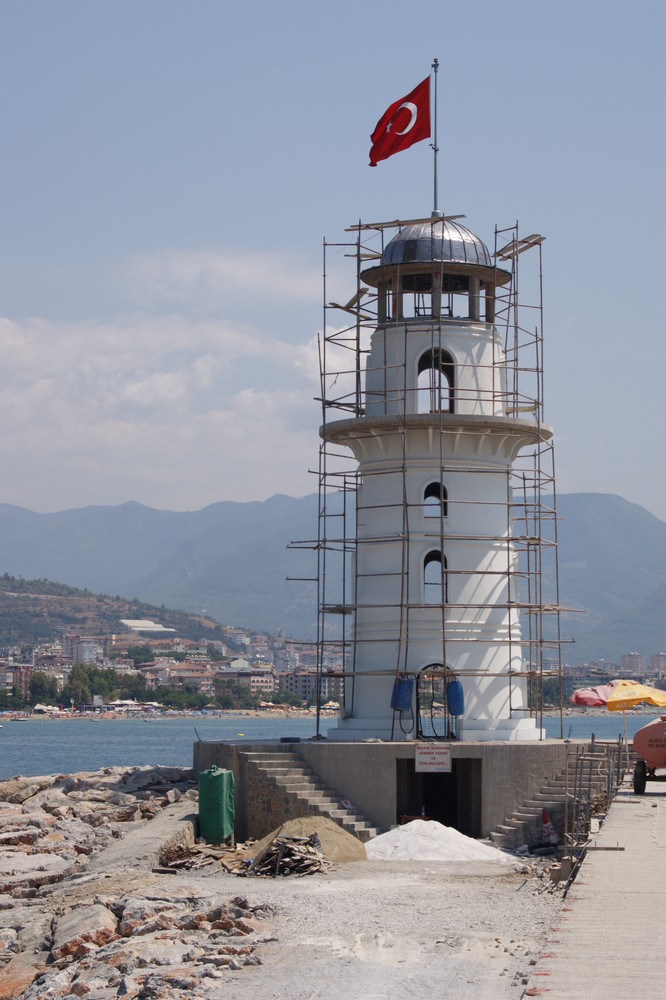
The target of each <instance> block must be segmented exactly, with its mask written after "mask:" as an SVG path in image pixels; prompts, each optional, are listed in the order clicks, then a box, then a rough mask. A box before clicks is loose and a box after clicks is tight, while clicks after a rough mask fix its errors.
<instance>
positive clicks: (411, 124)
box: [370, 76, 430, 167]
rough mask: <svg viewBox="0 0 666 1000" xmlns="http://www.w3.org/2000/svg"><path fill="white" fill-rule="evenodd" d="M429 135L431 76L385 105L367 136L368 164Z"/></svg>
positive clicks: (374, 162) (376, 162) (373, 165)
mask: <svg viewBox="0 0 666 1000" xmlns="http://www.w3.org/2000/svg"><path fill="white" fill-rule="evenodd" d="M429 138H430V77H429V76H427V77H426V78H425V80H423V81H422V82H421V83H420V84H419V85H418V87H414V90H412V92H411V93H410V94H407V96H406V97H401V98H400V100H399V101H395V103H394V104H392V105H391V106H390V108H387V110H386V111H385V112H384V114H383V115H382V117H381V118H380V119H379V121H378V122H377V124H376V126H375V131H374V132H373V133H372V135H371V136H370V139H371V141H372V148H371V150H370V166H371V167H376V166H377V164H378V163H379V161H380V160H386V159H388V157H389V156H393V154H394V153H400V152H402V150H403V149H409V147H410V146H413V145H414V143H415V142H421V140H422V139H429Z"/></svg>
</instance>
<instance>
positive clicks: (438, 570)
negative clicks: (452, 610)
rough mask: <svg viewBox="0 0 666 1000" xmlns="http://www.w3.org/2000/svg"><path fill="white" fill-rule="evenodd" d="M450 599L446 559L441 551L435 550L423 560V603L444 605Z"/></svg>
mask: <svg viewBox="0 0 666 1000" xmlns="http://www.w3.org/2000/svg"><path fill="white" fill-rule="evenodd" d="M442 563H443V564H442ZM442 583H443V587H442ZM448 599H449V597H448V581H447V576H446V558H443V557H442V553H441V552H440V551H439V550H437V549H433V551H432V552H429V553H428V554H427V556H426V557H425V559H424V560H423V603H424V604H439V605H442V604H446V603H447V601H448Z"/></svg>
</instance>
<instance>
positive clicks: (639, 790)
mask: <svg viewBox="0 0 666 1000" xmlns="http://www.w3.org/2000/svg"><path fill="white" fill-rule="evenodd" d="M646 784H647V764H646V763H645V761H644V760H637V761H636V766H635V767H634V792H635V793H636V795H642V794H643V792H644V791H645V786H646Z"/></svg>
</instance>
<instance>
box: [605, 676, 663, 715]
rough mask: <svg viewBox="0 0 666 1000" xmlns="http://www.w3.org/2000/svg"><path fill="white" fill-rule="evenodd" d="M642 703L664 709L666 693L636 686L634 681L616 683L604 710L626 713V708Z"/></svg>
mask: <svg viewBox="0 0 666 1000" xmlns="http://www.w3.org/2000/svg"><path fill="white" fill-rule="evenodd" d="M642 702H646V703H647V704H648V705H657V706H658V707H659V708H666V691H660V690H659V688H655V687H650V686H649V685H648V684H638V683H636V681H617V683H616V684H615V686H614V688H613V690H612V691H611V693H610V694H609V696H608V699H607V701H606V708H607V709H608V711H609V712H626V710H627V709H628V708H633V707H634V705H640V704H641V703H642Z"/></svg>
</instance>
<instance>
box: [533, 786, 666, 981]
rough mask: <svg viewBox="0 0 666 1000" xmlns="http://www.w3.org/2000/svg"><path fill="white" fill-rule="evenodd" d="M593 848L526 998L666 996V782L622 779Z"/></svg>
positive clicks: (571, 892)
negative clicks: (640, 783) (639, 785)
mask: <svg viewBox="0 0 666 1000" xmlns="http://www.w3.org/2000/svg"><path fill="white" fill-rule="evenodd" d="M591 846H592V849H590V850H588V852H587V856H586V857H585V860H584V861H583V864H582V866H581V869H580V871H579V873H578V876H577V878H576V880H575V882H574V883H573V885H572V887H571V889H570V890H569V892H568V894H567V896H566V899H565V900H564V903H563V906H562V910H561V912H560V919H559V920H558V921H557V923H556V926H554V927H553V928H552V930H551V936H550V940H549V942H548V945H547V946H546V948H545V950H544V953H543V954H542V955H541V956H540V957H539V960H538V962H537V964H536V966H535V968H534V970H533V972H532V974H531V977H530V980H529V984H528V986H527V987H526V989H525V992H524V994H523V996H525V997H544V998H547V1000H625V998H626V1000H643V998H648V997H650V998H652V997H661V996H666V782H654V781H648V784H647V788H646V791H645V794H644V795H640V796H639V795H634V793H633V791H632V788H631V786H630V785H629V784H628V783H625V784H623V785H622V786H621V788H620V790H619V791H618V794H617V797H616V798H615V800H614V801H613V803H612V805H611V808H610V810H609V813H608V816H607V818H606V820H605V822H604V824H603V826H602V827H601V830H600V832H599V833H598V834H597V835H596V836H595V837H594V838H593V839H592V845H591ZM594 848H596V849H594ZM618 848H619V849H618Z"/></svg>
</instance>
